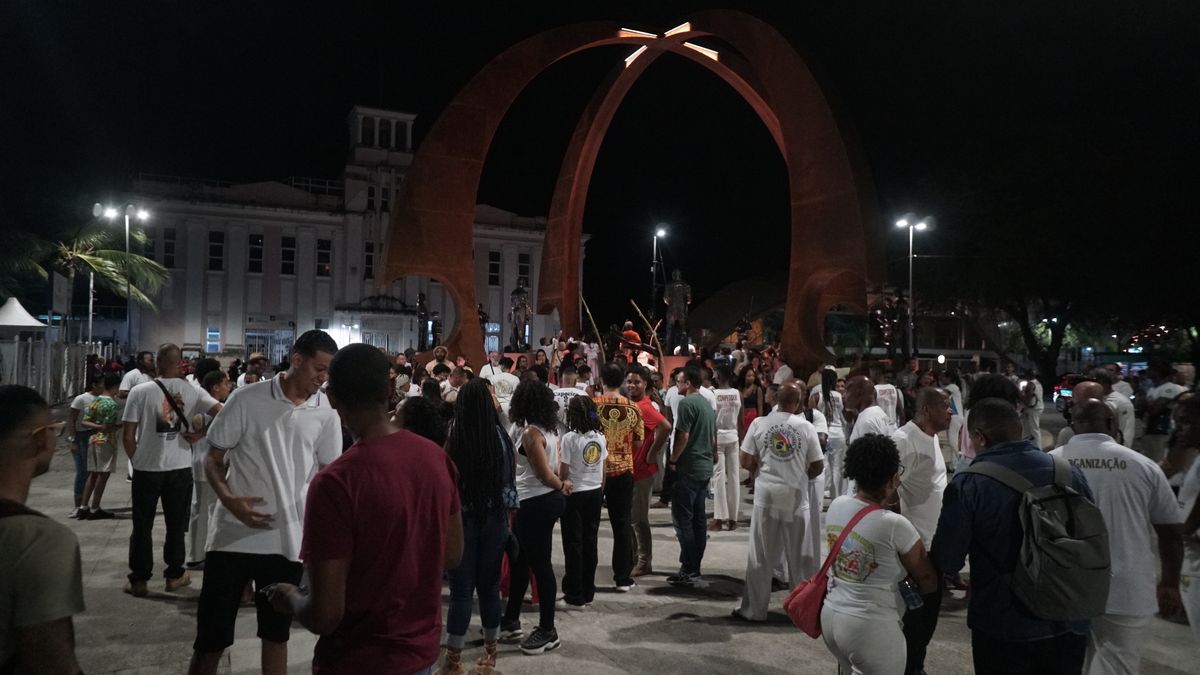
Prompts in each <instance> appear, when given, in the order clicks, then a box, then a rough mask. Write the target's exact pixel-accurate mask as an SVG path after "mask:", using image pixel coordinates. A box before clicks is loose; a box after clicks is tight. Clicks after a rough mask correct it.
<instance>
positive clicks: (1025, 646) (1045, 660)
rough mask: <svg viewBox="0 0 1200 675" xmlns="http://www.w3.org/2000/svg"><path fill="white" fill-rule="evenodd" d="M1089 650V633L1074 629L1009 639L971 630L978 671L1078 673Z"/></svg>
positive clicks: (991, 674) (979, 674) (995, 674)
mask: <svg viewBox="0 0 1200 675" xmlns="http://www.w3.org/2000/svg"><path fill="white" fill-rule="evenodd" d="M1086 650H1087V636H1085V635H1075V634H1074V633H1067V634H1066V635H1059V636H1057V637H1052V638H1049V639H1046V640H1036V641H1033V642H1009V641H1006V640H998V639H996V638H993V637H991V636H989V635H985V634H984V633H981V632H979V631H977V630H975V631H971V656H972V659H973V660H974V662H975V675H1078V674H1079V672H1080V671H1082V670H1083V654H1084V652H1085V651H1086Z"/></svg>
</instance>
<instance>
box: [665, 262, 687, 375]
mask: <svg viewBox="0 0 1200 675" xmlns="http://www.w3.org/2000/svg"><path fill="white" fill-rule="evenodd" d="M663 302H664V303H666V305H667V313H666V323H667V354H674V353H675V349H676V347H678V348H679V354H681V355H684V356H686V355H687V354H688V336H687V317H688V306H689V305H691V304H692V286H691V284H689V283H687V282H686V281H684V280H683V274H682V273H681V272H680V271H679V270H675V271H673V272H671V281H670V283H668V284H667V288H666V290H665V291H664V293H663Z"/></svg>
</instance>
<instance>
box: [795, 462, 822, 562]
mask: <svg viewBox="0 0 1200 675" xmlns="http://www.w3.org/2000/svg"><path fill="white" fill-rule="evenodd" d="M824 493H825V472H821V475H820V476H817V477H816V478H813V479H811V480H809V481H808V526H807V527H806V528H805V530H804V557H803V558H802V559H801V561H800V569H799V570H793V574H796V575H797V577H796V578H795V579H793V580H792V583H793V585H795V584H796V583H798V582H800V581H804V580H805V579H810V578H812V575H814V574H816V573H817V572H818V571H819V570H820V569H821V563H824V562H825V558H824V556H822V555H821V538H822V537H821V535H822V530H821V508H822V507H823V506H824V503H823V501H822V500H823V499H824V497H823V495H824Z"/></svg>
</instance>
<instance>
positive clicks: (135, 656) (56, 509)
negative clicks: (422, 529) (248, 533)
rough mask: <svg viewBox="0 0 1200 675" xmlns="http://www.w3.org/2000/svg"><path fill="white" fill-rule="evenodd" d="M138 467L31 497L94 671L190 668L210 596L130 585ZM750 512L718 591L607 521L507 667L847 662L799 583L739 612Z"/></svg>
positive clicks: (731, 543) (718, 561) (958, 603)
mask: <svg viewBox="0 0 1200 675" xmlns="http://www.w3.org/2000/svg"><path fill="white" fill-rule="evenodd" d="M1054 419H1055V417H1054V415H1048V419H1047V426H1048V427H1050V428H1055V427H1054V426H1053V425H1054V424H1057V425H1058V426H1061V424H1062V422H1061V418H1058V421H1057V422H1056V423H1055V421H1054ZM124 468H125V467H124V462H123V461H122V462H121V466H120V471H121V473H117V474H116V475H114V477H113V481H112V482H110V483H109V489H108V493H107V494H106V495H105V500H104V503H105V507H106V508H108V509H110V510H113V511H115V512H116V513H117V514H118V519H116V520H107V521H82V522H80V521H76V520H71V519H68V518H67V517H66V516H67V513H68V512H69V511H70V507H71V484H72V473H73V465H72V462H71V458H70V457H69V455H68V451H67V449H66V443H65V439H64V440H63V442H62V443H61V444H60V449H59V452H58V454H57V455H56V456H55V457H54V462H53V464H52V465H51V469H50V472H49V473H48V474H46V475H43V476H41V477H39V478H37V479H35V480H34V484H33V488H32V491H31V493H30V498H29V505H30V506H31V507H33V508H35V509H38V510H41V511H43V512H44V513H46V514H48V515H50V516H52V517H54V518H56V519H58V520H60V521H61V522H64V523H66V524H67V525H68V526H69V527H70V528H71V529H72V530H74V531H75V533H76V534H77V535H78V537H79V543H80V546H81V548H82V552H83V584H84V592H85V596H86V602H87V611H86V612H85V613H84V614H82V615H80V616H78V617H76V624H75V626H76V641H77V644H76V651H77V653H78V655H79V660H80V664H81V665H82V667H83V670H84V672H86V673H89V674H95V673H138V674H142V673H145V674H152V673H153V674H157V673H182V672H184V671H185V670H186V668H187V661H188V658H189V657H190V655H191V644H192V639H193V637H194V635H195V619H196V600H197V597H198V595H199V592H200V584H201V583H202V580H203V576H204V575H203V573H202V572H200V573H197V572H193V573H192V578H193V582H192V586H191V587H190V588H186V589H183V590H181V591H179V592H176V593H172V594H168V593H164V592H163V587H162V578H161V574H162V563H161V560H158V562H157V563H156V572H155V574H156V577H157V578H156V579H155V580H154V581H152V582H151V586H150V588H151V594H150V596H149V597H148V598H146V599H135V598H133V597H132V596H129V595H125V594H124V593H122V592H121V589H122V587H123V585H124V583H125V574H126V572H127V567H126V556H127V550H128V542H129V532H130V522H129V507H130V499H129V496H130V493H129V484H127V483H125V482H124V480H123V471H124ZM745 496H746V497H747V498H748V497H749V495H745ZM747 503H748V502H747ZM748 516H749V511H748V508H747V509H746V510H743V512H742V521H741V527H739V528H738V530H736V531H734V532H719V533H714V534H713V535H712V537H711V539H710V541H709V545H708V551H707V553H706V555H705V560H704V571H705V576H706V578H707V579H709V580H710V581H711V582H712V585H711V588H709V589H708V590H706V591H683V590H679V589H675V588H672V587H670V586H668V585H667V583H666V581H665V577H666V574H669V573H671V572H673V571H675V568H676V567H677V563H676V560H677V557H678V553H679V548H678V546H677V545H676V543H675V537H674V533H673V531H672V529H671V525H670V516H669V512H668V511H666V510H654V511H652V519H653V526H654V536H655V559H656V563H655V566H656V568H657V569H658V571H659V572H660V573H659V574H658V575H655V576H650V577H643V579H642V580H641V582H640V585H639V586H638V587H637V588H635V589H634V590H633V591H632V592H631V593H627V594H619V593H616V592H614V591H613V589H612V586H611V578H612V577H611V568H610V567H609V566H608V565H607V564H606V560H607V559H608V557H609V555H610V552H611V542H612V536H611V530H609V529H608V524H607V522H605V523H603V524H602V525H601V531H600V560H601V565H600V569H599V570H598V572H597V582H598V583H599V584H600V586H601V587H600V589H599V592H598V594H597V597H596V602H595V604H593V605H592V607H591V608H590V609H588V610H586V611H581V612H569V613H567V612H560V613H559V614H558V620H557V621H558V631H559V635H560V636H561V638H562V641H563V644H562V647H561V648H559V649H558V650H556V651H554V652H551V653H549V654H546V655H543V656H538V657H530V656H523V655H521V654H520V652H519V651H518V650H517V648H516V646H515V645H505V646H502V648H501V654H500V661H499V671H500V672H502V673H505V674H506V675H515V674H517V673H554V674H555V675H562V674H572V675H574V674H577V673H597V674H608V673H612V674H616V673H762V674H779V675H783V674H791V673H801V674H807V673H812V674H817V673H820V674H823V675H828V674H831V673H835V672H836V666H835V664H834V661H833V658H832V657H831V656H830V655H829V652H828V651H827V650H826V649H825V645H824V643H823V642H822V641H820V640H811V639H809V638H808V637H807V636H806V635H804V634H802V633H801V632H800V631H798V630H796V629H795V628H794V627H792V625H791V624H790V623H789V622H788V620H787V618H786V617H785V616H784V614H783V612H782V610H781V609H779V603H781V602H782V601H783V598H784V597H785V595H786V594H785V593H783V592H780V593H776V594H775V595H774V597H773V602H774V608H773V610H772V613H771V618H770V621H768V622H767V623H766V624H762V625H747V624H744V623H740V622H735V621H734V620H732V619H730V618H729V612H730V610H731V609H733V608H734V607H735V606H736V604H737V600H738V598H739V597H740V594H741V588H742V581H741V580H742V575H743V572H744V571H745V565H746V545H747V542H746V540H747V536H748V533H749V528H748V527H747V524H748ZM156 525H157V527H156V529H155V542H156V558H157V557H159V555H160V553H159V551H160V549H161V542H162V536H163V525H162V519H161V517H160V518H159V519H158V522H157V524H156ZM555 540H556V542H557V541H558V539H557V536H556V538H555ZM555 566H556V568H557V569H558V570H559V572H560V573H561V570H562V556H561V551H559V552H556V555H555ZM536 617H537V614H536V609H535V608H534V607H533V606H532V605H529V606H527V608H526V613H525V615H524V617H523V623H524V625H525V627H526V630H528V629H529V628H532V626H533V625H534V624H536V622H537V618H536ZM478 625H479V624H478V615H476V617H475V620H474V623H473V626H472V629H471V631H472V633H473V634H475V635H478V633H477V631H478ZM254 633H255V625H254V610H253V609H249V608H248V609H243V610H242V611H241V613H240V614H239V616H238V626H237V642H236V644H235V645H234V647H233V648H232V649H231V650H229V652H228V654H227V657H226V659H225V662H224V663H223V666H222V672H229V673H255V672H258V655H259V648H258V641H257V639H256V638H255V637H254ZM314 642H315V638H314V637H313V636H312V635H310V634H309V633H308V632H307V631H305V630H304V629H302V628H299V627H296V628H293V630H292V638H291V642H290V663H291V668H290V670H291V672H294V673H307V672H310V670H311V669H310V661H311V655H312V648H313V644H314ZM480 644H482V643H481V641H476V642H475V643H470V644H469V645H468V651H467V655H468V656H469V657H470V659H471V660H472V661H473V659H474V655H475V653H476V652H477V651H478V646H479V645H480ZM1198 657H1200V650H1198V649H1197V647H1196V645H1195V644H1193V642H1192V637H1191V635H1190V633H1189V631H1188V629H1187V627H1186V626H1180V625H1175V624H1171V623H1168V622H1165V621H1162V620H1160V619H1157V618H1156V619H1154V621H1153V623H1152V624H1151V625H1150V627H1149V628H1148V629H1147V630H1146V640H1145V644H1144V646H1143V662H1142V666H1143V667H1142V672H1143V673H1147V674H1156V673H1162V674H1167V673H1180V674H1182V673H1189V672H1190V673H1195V672H1196V667H1195V664H1196V663H1197V658H1198ZM1189 664H1191V665H1189ZM926 670H927V671H928V672H929V673H931V674H937V673H969V672H971V670H972V669H971V651H970V633H969V632H968V631H967V628H966V604H965V601H963V600H956V599H947V601H946V602H945V603H944V604H943V606H942V615H941V620H940V622H939V624H938V630H937V634H936V636H935V637H934V639H933V643H932V644H931V645H930V648H929V658H928V661H927V667H926Z"/></svg>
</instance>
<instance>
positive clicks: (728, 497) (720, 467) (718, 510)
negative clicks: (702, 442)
mask: <svg viewBox="0 0 1200 675" xmlns="http://www.w3.org/2000/svg"><path fill="white" fill-rule="evenodd" d="M741 477H742V464H741V460H740V458H739V457H738V444H737V441H724V442H720V443H717V463H716V465H715V466H714V467H713V476H712V483H711V486H710V488H711V489H712V493H713V518H716V519H717V520H737V518H738V502H739V501H740V500H741V498H742V481H741Z"/></svg>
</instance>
